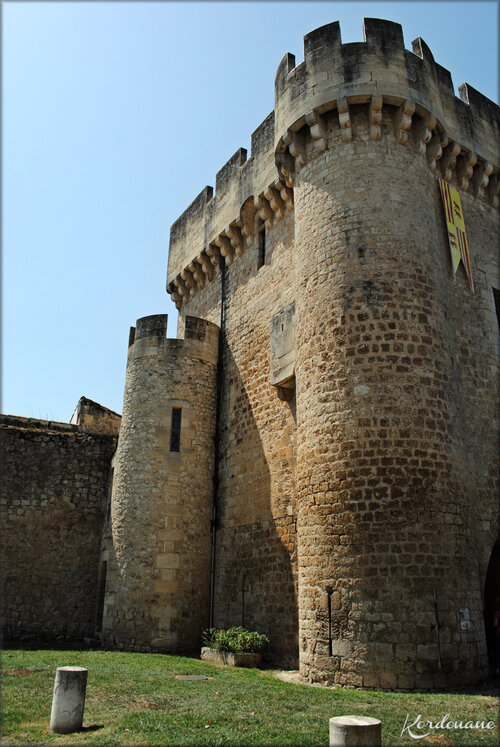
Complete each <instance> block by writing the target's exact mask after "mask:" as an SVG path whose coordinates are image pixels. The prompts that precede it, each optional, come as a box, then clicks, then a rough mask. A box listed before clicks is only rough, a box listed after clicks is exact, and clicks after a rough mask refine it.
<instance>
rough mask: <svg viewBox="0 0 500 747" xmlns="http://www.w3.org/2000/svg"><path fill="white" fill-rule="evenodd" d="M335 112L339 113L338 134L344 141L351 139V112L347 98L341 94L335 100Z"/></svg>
mask: <svg viewBox="0 0 500 747" xmlns="http://www.w3.org/2000/svg"><path fill="white" fill-rule="evenodd" d="M337 112H338V115H339V125H340V135H341V137H342V140H343V142H344V143H350V142H351V140H352V128H351V114H350V112H349V104H348V103H347V98H346V97H345V96H343V97H342V98H340V99H339V100H338V101H337Z"/></svg>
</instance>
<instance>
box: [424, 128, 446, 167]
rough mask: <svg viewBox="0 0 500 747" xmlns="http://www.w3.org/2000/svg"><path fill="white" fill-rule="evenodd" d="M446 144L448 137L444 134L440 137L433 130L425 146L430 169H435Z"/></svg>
mask: <svg viewBox="0 0 500 747" xmlns="http://www.w3.org/2000/svg"><path fill="white" fill-rule="evenodd" d="M446 145H448V138H447V137H446V135H444V136H443V138H441V135H440V134H439V132H437V131H434V133H433V135H432V137H431V139H430V140H429V142H428V143H427V148H426V156H427V163H428V165H429V168H430V170H431V171H434V172H436V171H437V162H438V161H439V159H440V158H441V156H442V155H443V146H446Z"/></svg>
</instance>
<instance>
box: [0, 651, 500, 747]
mask: <svg viewBox="0 0 500 747" xmlns="http://www.w3.org/2000/svg"><path fill="white" fill-rule="evenodd" d="M58 666H82V667H86V668H87V669H88V670H89V674H88V683H87V698H86V705H85V713H84V719H83V726H84V729H83V730H82V731H81V732H78V733H76V734H71V735H65V736H62V735H56V734H51V733H50V732H49V731H48V727H49V719H50V709H51V703H52V690H53V686H54V676H55V670H56V667H58ZM2 670H3V676H2V684H3V688H2V691H3V692H2V701H3V702H2V716H3V719H2V741H1V744H3V745H14V744H15V745H25V744H36V745H39V744H45V743H53V744H61V745H68V744H72V745H73V744H74V745H79V744H82V745H83V744H85V745H87V744H89V745H94V744H95V745H237V746H239V745H293V747H298V746H299V745H311V747H319V745H328V720H329V718H331V717H332V716H340V715H352V714H360V715H365V716H372V717H374V718H378V719H380V720H381V721H382V744H383V745H384V747H385V746H386V745H409V744H429V743H431V744H432V743H433V744H438V745H442V747H448V746H449V745H476V744H477V745H480V744H481V745H497V744H498V736H499V734H498V701H497V699H496V698H495V697H492V696H485V695H465V694H449V693H446V694H437V693H436V694H429V693H415V694H413V693H412V694H409V693H384V692H377V691H367V690H357V689H354V688H352V689H351V688H349V689H344V688H340V687H338V688H322V687H307V686H304V685H296V684H291V683H287V682H282V681H280V680H278V679H276V678H275V677H274V675H273V672H272V671H269V670H258V669H251V670H246V669H236V668H233V667H225V666H219V665H217V664H213V663H209V662H202V661H199V660H198V659H189V658H184V657H179V656H165V655H161V654H132V653H122V652H109V651H93V650H87V651H59V650H53V649H50V650H43V649H41V650H29V649H28V650H17V649H16V650H6V651H4V652H3V655H2ZM177 675H205V676H207V677H208V678H209V679H207V680H198V681H186V680H179V679H176V676H177ZM420 714H421V716H422V718H423V719H430V720H432V721H434V722H437V721H438V720H439V719H441V718H442V717H443V716H444V715H445V714H450V718H451V720H452V721H463V722H465V721H468V720H472V721H474V722H476V721H485V722H488V721H494V722H495V727H496V728H495V730H454V729H453V730H444V731H439V730H438V731H436V730H435V731H432V732H431V733H430V735H429V736H428V737H426V738H424V739H420V740H418V741H415V740H414V739H412V738H411V736H409V735H408V733H405V734H404V735H403V736H402V735H401V731H402V729H403V726H404V724H405V719H406V718H407V715H409V718H410V723H411V722H413V721H414V720H415V719H416V718H417V717H418V716H419V715H420ZM417 733H418V734H422V733H425V731H420V732H417Z"/></svg>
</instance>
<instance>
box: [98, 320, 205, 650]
mask: <svg viewBox="0 0 500 747" xmlns="http://www.w3.org/2000/svg"><path fill="white" fill-rule="evenodd" d="M166 330H167V317H166V315H159V316H148V317H144V318H143V319H139V320H138V321H137V326H136V327H135V328H132V329H131V333H130V344H129V352H128V361H127V375H126V383H125V395H124V401H123V417H122V423H121V428H120V436H119V440H118V447H117V452H116V455H115V459H114V477H113V487H112V493H111V516H110V533H111V542H110V543H108V545H109V548H108V551H107V556H106V557H107V561H106V562H108V563H109V570H108V574H107V576H108V579H107V589H106V602H107V603H106V607H105V615H104V619H103V626H102V635H103V641H104V642H105V643H112V644H114V645H117V646H120V647H126V648H129V649H137V650H148V649H155V650H165V649H167V650H169V651H176V652H180V651H186V650H193V649H195V648H196V647H199V645H200V633H201V630H202V629H203V628H205V627H207V625H208V601H209V580H210V579H209V568H210V522H211V516H212V495H213V459H214V456H213V455H214V425H215V401H216V367H217V353H218V327H217V326H216V325H215V324H212V323H211V322H208V321H204V320H202V319H195V318H193V317H187V319H186V326H185V336H184V339H183V340H169V339H166V337H165V335H166Z"/></svg>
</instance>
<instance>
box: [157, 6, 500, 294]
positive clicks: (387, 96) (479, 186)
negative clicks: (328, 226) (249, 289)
mask: <svg viewBox="0 0 500 747" xmlns="http://www.w3.org/2000/svg"><path fill="white" fill-rule="evenodd" d="M363 29H364V41H362V42H354V43H348V44H342V40H341V33H340V25H339V23H338V22H334V23H331V24H328V25H326V26H322V27H321V28H318V29H315V30H314V31H311V32H310V33H309V34H306V36H305V37H304V61H303V62H301V63H300V64H298V65H296V63H295V57H294V55H292V54H290V53H289V52H287V53H286V54H285V55H284V57H283V59H282V60H281V62H280V64H279V66H278V70H277V73H276V77H275V108H274V111H273V112H272V113H271V114H270V115H269V116H268V117H267V118H266V120H264V122H263V123H262V124H261V125H260V126H259V127H258V128H257V130H256V131H255V132H254V133H253V135H252V146H251V156H250V158H249V159H247V153H246V150H245V149H243V148H240V149H238V151H236V153H235V154H234V155H233V156H232V157H231V158H230V159H229V161H228V162H227V163H226V164H225V165H224V166H223V167H222V169H221V170H220V171H219V172H218V174H217V177H216V190H215V194H214V192H213V188H212V187H205V189H204V190H203V191H202V192H201V193H200V194H199V195H198V197H197V198H196V199H195V200H194V202H193V203H191V205H190V206H189V207H188V209H187V210H186V211H185V212H184V213H183V214H182V215H181V216H180V218H179V219H178V220H177V221H176V222H175V223H174V224H173V226H172V229H171V236H170V253H169V263H168V274H167V290H168V292H169V293H170V294H171V295H172V298H173V300H174V302H175V303H176V305H177V308H179V309H180V308H181V307H182V306H184V305H185V304H186V303H187V302H188V301H189V299H190V298H191V297H192V296H194V295H195V294H196V293H197V292H198V291H199V290H201V289H202V288H204V287H205V285H206V284H207V283H208V282H210V281H211V280H213V278H214V277H215V275H216V274H217V272H218V267H219V262H220V260H221V258H223V259H224V261H225V263H226V264H231V263H232V262H233V261H234V259H235V258H236V257H239V256H241V255H242V254H243V253H244V251H245V250H246V248H247V247H249V246H251V245H252V243H253V241H254V236H255V233H256V223H257V218H260V219H261V220H264V221H265V222H266V227H267V228H268V229H269V228H271V226H272V225H273V223H274V222H276V221H279V220H281V219H282V218H283V217H284V216H285V215H286V214H287V212H288V211H290V210H293V207H294V197H293V188H294V184H295V178H296V174H297V173H298V171H299V170H300V169H301V168H302V167H303V166H304V165H305V164H306V162H307V158H311V151H310V149H309V156H308V155H307V152H308V151H307V147H306V146H307V143H309V142H311V141H312V142H313V145H314V148H313V151H312V153H313V156H316V155H318V154H320V153H322V152H323V151H324V150H326V148H327V147H328V143H327V126H328V121H327V120H330V121H331V119H332V117H333V120H334V121H335V122H336V123H337V126H338V132H339V136H340V138H341V141H342V142H343V143H346V144H347V143H350V142H351V141H352V139H353V129H352V126H351V115H352V111H353V107H358V108H359V107H364V108H365V110H366V116H367V120H368V125H369V137H370V139H371V140H374V141H376V140H379V139H380V137H381V132H382V117H383V112H385V111H387V112H388V113H389V114H390V118H391V120H392V123H393V124H392V128H393V137H394V139H395V141H396V143H397V144H399V145H406V146H408V147H412V148H413V149H414V150H415V151H416V153H417V155H418V156H420V157H422V158H424V159H425V160H426V162H427V165H428V167H429V169H430V170H431V172H433V173H435V174H436V176H440V177H442V178H444V179H445V180H447V181H452V182H453V183H454V184H456V185H457V187H458V188H459V189H461V190H463V191H465V190H469V191H470V192H471V193H473V194H474V196H475V197H477V199H480V200H485V201H486V202H488V203H489V204H490V205H492V206H493V207H495V208H496V207H498V204H499V197H498V195H499V191H500V179H499V172H500V145H499V143H500V109H499V107H498V106H497V105H496V104H495V103H494V102H492V101H490V100H489V99H487V98H486V97H484V96H483V95H482V94H480V93H479V92H478V91H476V90H475V89H473V88H472V87H471V86H469V85H468V84H466V83H464V84H463V85H461V86H460V87H459V94H460V98H458V97H457V96H455V93H454V88H453V81H452V78H451V74H450V72H449V71H448V70H446V69H445V68H444V67H442V66H441V65H440V64H438V63H437V62H435V60H434V57H433V55H432V53H431V51H430V50H429V48H428V46H427V45H426V43H425V42H424V41H423V40H422V39H421V38H417V39H416V40H415V41H414V42H413V44H412V51H409V50H407V49H405V47H404V41H403V33H402V29H401V26H400V24H398V23H393V22H391V21H385V20H379V19H373V18H366V19H364V24H363Z"/></svg>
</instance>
